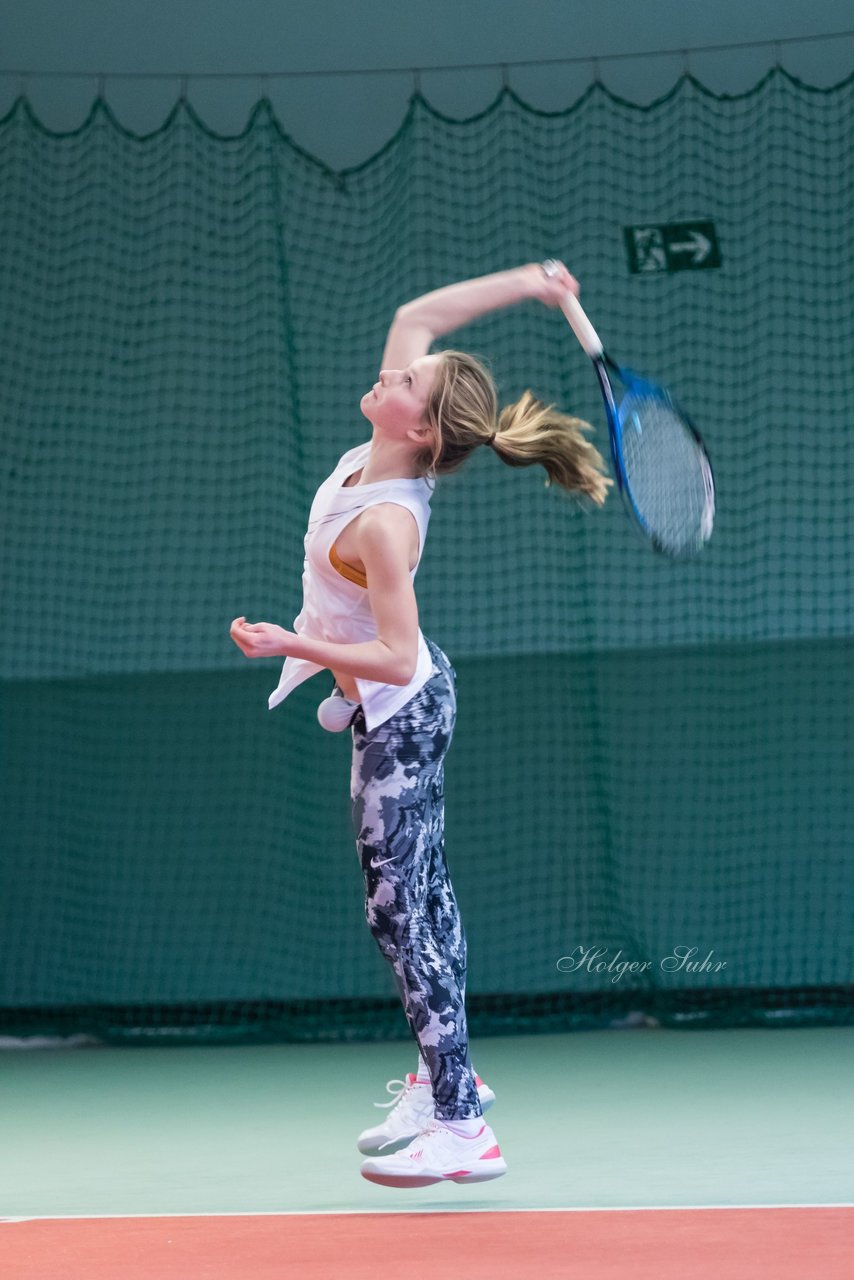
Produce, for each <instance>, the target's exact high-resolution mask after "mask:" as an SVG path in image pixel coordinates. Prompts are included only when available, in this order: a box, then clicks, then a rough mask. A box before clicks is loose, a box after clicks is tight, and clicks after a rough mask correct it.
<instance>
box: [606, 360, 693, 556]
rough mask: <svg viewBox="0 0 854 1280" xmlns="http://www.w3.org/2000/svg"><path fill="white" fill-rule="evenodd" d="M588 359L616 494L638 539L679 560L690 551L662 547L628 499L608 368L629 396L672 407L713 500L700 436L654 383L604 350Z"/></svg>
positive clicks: (620, 417) (617, 413) (620, 429)
mask: <svg viewBox="0 0 854 1280" xmlns="http://www.w3.org/2000/svg"><path fill="white" fill-rule="evenodd" d="M592 360H593V364H594V367H595V369H596V374H597V376H598V378H599V386H600V388H601V390H602V397H603V399H604V401H605V410H606V417H607V419H608V439H609V442H610V446H611V462H612V465H613V469H614V477H615V479H616V481H617V488H618V490H619V492H620V497H621V498H622V500H623V505H624V506H625V508H626V511H627V513H628V515H629V517H630V519H631V522H632V525H633V526H634V528H635V530H636V531H637V532H638V533H639V534H640V535H641V537H643V538H644V539H645V540H646V541H647V542H648V543H650V544H651V545H652V547H653V548H654V550H656V551H657V552H659V554H661V555H664V556H667V558H668V559H669V560H673V559H680V558H684V555H691V554H693V552H688V553H683V556H680V555H678V554H677V553H674V552H673V551H671V550H669V549H668V548H667V547H665V546H663V545H662V544H661V542H660V541H659V539H658V538H657V537H656V535H655V533H654V532H653V531H652V530H651V529H650V527H649V525H648V524H647V522H646V521H645V520H644V518H643V516H642V515H641V513H640V510H639V509H638V506H637V504H636V503H635V500H634V497H633V496H632V491H631V486H630V485H629V483H628V480H627V478H626V470H625V464H624V461H623V428H624V426H625V421H624V416H625V415H624V414H623V413H622V412H621V408H618V407H617V402H616V400H615V398H614V389H613V387H612V386H611V380H610V378H609V377H608V370H609V369H610V371H611V372H612V373H613V374H615V376H616V377H617V378H619V379H620V381H621V382H622V383H623V385H624V386H625V387H626V388H627V390H628V391H629V392H630V393H635V394H639V395H643V396H646V397H652V398H654V399H656V400H660V401H662V403H664V404H667V405H668V406H669V407H671V408H673V409H674V410H675V411H676V413H678V414H679V417H680V418H681V419H682V420H683V421H684V423H685V426H686V427H687V428H688V430H689V431H690V432H691V434H692V435H693V437H694V439H695V441H696V442H697V444H698V445H699V447H700V449H701V451H702V453H703V456H704V457H705V460H706V463H707V465H708V468H709V476H708V481H707V483H709V484H710V485H711V495H710V496H711V497H712V499H714V479H713V472H712V464H711V460H710V459H709V453H708V450H707V449H706V446H705V443H704V441H703V438H702V436H701V435H700V433H699V431H698V430H697V428H696V427H695V426H694V424H693V422H692V421H691V419H690V418H689V417H688V415H687V413H686V412H685V410H684V409H683V408H682V407H681V405H679V404H678V403H677V402H676V400H674V398H673V396H672V395H671V394H670V392H669V391H667V390H666V389H665V388H664V387H662V386H659V385H658V384H657V383H655V382H650V381H649V379H648V378H643V377H641V375H640V374H638V373H634V372H633V371H632V370H631V369H623V368H621V367H620V366H619V365H618V364H615V362H614V361H613V360H612V359H611V357H610V356H609V355H607V353H606V352H604V351H603V353H602V355H601V356H593V357H592ZM621 407H622V406H621ZM701 545H703V544H701Z"/></svg>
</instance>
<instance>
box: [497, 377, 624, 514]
mask: <svg viewBox="0 0 854 1280" xmlns="http://www.w3.org/2000/svg"><path fill="white" fill-rule="evenodd" d="M592 430H593V427H591V425H590V423H589V422H585V421H583V419H581V418H572V417H570V416H569V415H568V414H566V413H560V412H559V411H558V410H557V409H556V408H555V407H554V405H548V404H544V403H543V401H542V400H538V399H537V398H536V397H535V396H534V395H533V394H532V393H531V392H530V391H526V392H525V393H524V395H523V396H522V397H521V398H520V399H519V400H517V401H516V403H515V404H511V405H508V406H507V408H506V409H502V411H501V414H500V416H499V418H498V434H497V435H496V437H495V441H494V443H493V446H492V447H493V449H494V450H495V452H496V453H497V454H498V455H499V456H500V458H501V461H502V462H506V463H507V465H508V467H531V466H534V465H535V464H536V463H539V464H540V466H542V467H544V468H545V470H546V473H547V475H548V480H547V481H546V484H547V485H549V484H552V483H554V484H559V485H560V486H561V488H563V489H567V490H568V491H569V492H570V493H581V494H584V495H586V496H587V497H588V498H590V499H592V501H593V502H595V503H596V505H597V506H598V507H601V506H602V504H603V503H604V501H605V499H606V498H607V496H608V489H609V488H610V487H611V486H612V485H613V483H614V482H613V480H611V478H610V477H609V476H608V475H607V474H606V473H605V462H604V460H603V458H602V455H601V454H600V453H599V451H598V450H597V449H596V448H595V447H594V446H593V445H592V444H591V443H590V442H589V440H585V439H584V434H583V433H584V432H587V431H592Z"/></svg>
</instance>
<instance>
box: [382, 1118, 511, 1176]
mask: <svg viewBox="0 0 854 1280" xmlns="http://www.w3.org/2000/svg"><path fill="white" fill-rule="evenodd" d="M506 1172H507V1162H506V1160H505V1159H504V1157H503V1156H502V1154H501V1148H500V1147H499V1145H498V1142H497V1141H496V1138H495V1134H494V1133H493V1132H492V1130H491V1129H490V1127H489V1125H488V1124H486V1122H484V1123H483V1125H482V1127H481V1129H480V1132H479V1133H477V1134H474V1135H473V1136H472V1137H470V1138H467V1137H461V1136H460V1135H459V1134H457V1133H452V1132H451V1130H450V1129H448V1128H447V1127H446V1126H445V1125H444V1124H442V1122H441V1120H431V1121H430V1123H429V1124H428V1125H427V1127H426V1128H425V1129H423V1130H422V1132H421V1133H419V1135H418V1137H417V1138H414V1139H413V1141H412V1142H410V1144H409V1146H408V1147H404V1149H403V1150H402V1151H398V1152H397V1154H396V1155H391V1156H372V1157H371V1158H370V1159H369V1160H364V1161H363V1162H362V1167H361V1169H360V1173H361V1175H362V1177H363V1178H367V1180H368V1182H378V1183H379V1184H380V1186H382V1187H429V1186H430V1185H431V1183H433V1182H488V1181H489V1180H490V1179H491V1178H500V1177H501V1176H502V1174H505V1173H506Z"/></svg>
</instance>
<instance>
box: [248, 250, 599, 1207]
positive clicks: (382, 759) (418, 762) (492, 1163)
mask: <svg viewBox="0 0 854 1280" xmlns="http://www.w3.org/2000/svg"><path fill="white" fill-rule="evenodd" d="M567 290H570V291H572V292H573V293H574V294H575V295H576V296H577V295H578V292H579V289H578V283H577V281H576V280H575V279H574V277H573V276H572V275H570V273H569V271H568V270H567V268H566V267H565V266H564V264H563V263H561V262H554V261H552V260H549V262H548V263H545V264H543V265H542V266H541V265H540V264H538V263H530V264H528V265H526V266H522V267H518V268H516V269H513V270H510V271H501V272H497V273H495V274H493V275H488V276H482V277H479V278H478V279H474V280H466V281H462V282H460V283H457V284H451V285H448V286H446V287H444V288H441V289H437V290H435V291H434V292H432V293H428V294H425V295H424V296H423V297H419V298H416V299H415V300H414V301H412V302H409V303H406V304H405V305H404V306H402V307H401V308H400V309H399V310H398V311H397V312H396V314H395V316H394V320H393V323H392V325H391V328H390V330H389V334H388V339H387V342H386V346H385V352H384V354H383V362H382V370H381V372H380V375H379V379H378V381H377V382H376V383H375V384H374V386H373V388H372V389H371V390H370V391H368V392H366V394H365V395H364V396H363V397H362V401H361V406H360V407H361V410H362V413H363V414H364V416H365V417H366V418H367V419H368V421H369V422H370V423H371V426H372V428H373V431H372V435H371V439H370V441H368V442H367V443H365V444H361V445H358V446H357V447H356V448H354V449H350V450H349V451H348V452H347V453H345V454H344V455H343V456H342V457H341V459H340V460H339V462H338V465H337V466H336V468H335V470H334V471H333V472H332V474H331V475H330V476H329V477H328V478H327V479H326V480H325V481H324V482H323V484H322V485H321V486H320V488H319V489H318V491H317V494H316V496H315V498H314V502H313V503H312V507H311V513H310V516H309V523H308V532H307V534H306V538H305V551H306V555H305V562H304V572H303V590H304V599H303V608H302V611H301V612H300V614H299V617H298V618H297V619H296V621H295V623H294V630H293V631H285V630H284V629H283V628H281V627H279V626H276V625H274V624H272V623H267V622H258V623H249V622H248V621H247V620H246V618H245V617H240V618H235V620H234V622H233V623H232V625H231V632H230V634H231V636H232V638H233V640H234V642H235V643H236V644H237V645H238V647H239V648H240V649H241V650H242V651H243V653H244V654H246V656H247V657H249V658H258V657H270V656H273V655H283V656H284V657H285V663H284V666H283V668H282V674H281V679H280V680H279V684H278V687H277V688H276V689H275V691H274V692H273V693H272V694H271V695H270V697H269V706H270V708H271V709H272V708H273V707H275V706H277V705H278V704H279V703H280V702H281V701H282V700H283V699H284V698H286V697H287V696H288V694H289V693H291V692H292V691H293V690H294V689H295V688H296V687H297V685H299V684H301V683H302V681H304V680H307V679H308V678H309V677H310V676H313V675H315V674H316V673H317V672H319V671H322V670H324V669H325V668H329V669H330V670H331V671H332V674H333V675H334V677H335V684H334V687H333V690H332V693H331V695H330V696H329V697H328V698H326V699H325V700H324V701H323V702H322V703H321V704H320V706H319V708H318V719H319V721H320V723H321V725H322V726H323V727H324V728H326V729H328V730H330V731H332V732H336V731H340V730H344V729H346V728H350V729H351V732H352V740H353V757H352V772H351V783H350V796H351V801H352V814H353V823H354V828H355V837H356V847H357V851H358V855H359V859H360V862H361V867H362V872H363V874H364V880H365V915H366V918H367V922H368V927H369V929H370V931H371V933H372V934H373V936H374V938H375V939H376V942H377V944H378V946H379V948H380V950H381V952H382V954H383V955H384V956H385V957H386V959H387V960H388V962H389V964H390V965H391V968H392V971H393V974H394V978H395V981H396V984H397V988H398V991H399V993H400V998H401V1001H402V1003H403V1008H404V1011H405V1014H406V1019H407V1022H408V1024H409V1027H410V1030H411V1031H412V1035H413V1037H414V1039H415V1041H416V1044H417V1046H418V1050H419V1056H418V1065H417V1068H416V1070H415V1071H414V1072H412V1073H409V1074H408V1075H407V1078H406V1080H405V1081H399V1082H389V1088H390V1087H391V1085H392V1083H399V1084H400V1085H401V1089H400V1093H399V1097H398V1098H397V1101H396V1103H395V1104H394V1105H393V1109H392V1110H391V1111H390V1113H389V1115H388V1117H387V1118H386V1120H385V1121H384V1123H383V1124H381V1125H378V1126H376V1127H374V1128H371V1129H367V1130H365V1131H364V1133H362V1134H361V1136H360V1137H359V1139H358V1143H357V1145H358V1148H359V1150H360V1151H361V1152H362V1154H366V1155H368V1159H366V1160H365V1161H364V1162H363V1164H362V1167H361V1172H362V1175H363V1176H364V1177H365V1178H367V1179H368V1180H369V1181H372V1182H378V1183H381V1184H383V1185H387V1186H400V1187H412V1186H426V1185H428V1184H430V1183H435V1182H443V1181H447V1180H453V1181H454V1182H461V1183H462V1182H481V1181H485V1180H487V1179H490V1178H497V1177H500V1176H501V1175H502V1174H503V1173H505V1172H506V1170H507V1165H506V1163H505V1160H504V1158H503V1157H502V1155H501V1151H500V1149H499V1146H498V1142H497V1140H496V1137H495V1134H494V1133H493V1131H492V1129H491V1128H490V1126H489V1125H488V1124H486V1123H485V1121H484V1119H483V1112H484V1110H485V1109H486V1108H487V1107H488V1106H489V1105H490V1104H491V1103H492V1102H493V1101H494V1098H495V1095H494V1093H493V1092H492V1090H491V1089H489V1088H488V1086H487V1085H486V1084H484V1082H483V1081H482V1080H481V1079H480V1077H479V1076H478V1075H477V1074H476V1073H475V1071H474V1068H473V1067H472V1064H471V1061H470V1058H469V1040H468V1029H467V1024H466V1012H465V983H466V939H465V934H464V931H463V926H462V922H461V920H460V913H459V909H458V907H457V902H456V899H455V897H454V891H453V888H452V886H451V879H450V876H449V873H448V865H447V861H446V858H445V851H444V761H445V755H446V752H447V750H448V747H449V746H450V743H451V737H452V734H453V731H454V724H455V719H456V698H457V680H456V673H455V671H454V669H453V667H452V666H451V663H450V661H449V659H448V657H447V655H446V654H445V653H444V652H443V651H442V649H441V648H440V647H439V645H437V644H436V643H435V642H434V641H433V640H431V639H429V638H427V637H425V636H424V635H423V634H422V632H421V629H420V627H419V624H418V607H417V603H416V598H415V591H414V586H413V580H414V578H415V574H416V571H417V569H418V565H419V563H420V561H421V557H422V555H423V552H424V542H425V538H426V534H427V524H428V521H429V518H430V498H431V495H432V492H433V489H434V488H435V484H436V480H437V477H438V476H441V475H446V474H448V473H449V472H451V471H455V470H456V469H457V468H458V467H460V465H461V464H462V463H463V462H464V461H465V460H466V458H468V457H469V456H470V455H471V454H472V453H473V452H474V450H475V449H477V448H479V447H480V446H482V445H487V446H489V447H491V448H492V449H493V451H494V452H495V453H496V454H497V456H498V457H499V458H500V460H501V461H502V462H505V463H507V465H508V466H511V467H529V466H533V465H535V464H539V465H541V466H542V467H543V468H544V469H545V471H546V472H547V475H548V477H549V480H548V482H547V483H549V482H555V483H557V484H558V485H561V486H562V487H563V488H564V489H566V490H568V491H570V492H571V493H576V494H584V495H587V497H588V498H590V499H592V501H593V502H594V503H596V504H597V505H601V504H602V503H603V502H604V500H605V497H606V495H607V491H608V487H609V485H610V484H611V481H610V480H609V479H608V478H607V477H606V475H605V463H604V461H603V459H602V458H601V456H600V455H599V453H598V452H597V451H596V449H595V448H594V447H593V446H592V445H591V444H590V443H589V442H588V441H587V440H585V438H584V432H585V431H590V430H592V428H590V426H589V424H588V423H586V422H582V421H581V420H579V419H578V418H573V417H569V416H567V415H565V414H562V413H559V412H558V411H557V410H556V409H554V408H553V407H549V406H547V405H546V404H544V403H542V402H540V401H539V400H537V399H536V398H535V397H534V396H533V395H532V394H531V392H529V391H526V392H525V393H524V395H523V396H522V397H521V399H520V400H519V401H518V402H517V403H516V404H513V405H510V406H509V407H507V408H505V409H503V410H502V411H501V412H500V413H499V410H498V401H497V393H496V388H495V385H494V382H493V380H492V377H491V375H490V374H489V372H488V371H487V369H486V368H485V367H484V365H483V364H482V363H480V362H479V361H478V360H476V359H474V358H473V357H472V356H470V355H467V354H466V353H464V352H461V351H455V350H443V351H438V352H435V353H432V354H431V353H430V347H431V345H432V344H433V342H434V341H435V340H436V339H437V338H438V337H440V336H442V335H444V334H447V333H450V332H452V331H453V330H455V329H458V328H460V327H461V326H463V325H465V324H467V323H468V322H469V321H471V320H474V319H475V318H476V317H478V316H481V315H483V314H484V313H486V312H489V311H493V310H496V309H498V308H503V307H508V306H511V305H513V304H515V303H519V302H522V301H524V300H528V299H535V300H538V301H539V302H542V303H544V304H545V305H546V306H548V307H557V306H559V304H560V299H561V296H562V295H564V294H565V292H566V291H567ZM376 1105H378V1106H379V1105H381V1104H376ZM385 1105H387V1106H390V1107H391V1106H392V1103H388V1104H385Z"/></svg>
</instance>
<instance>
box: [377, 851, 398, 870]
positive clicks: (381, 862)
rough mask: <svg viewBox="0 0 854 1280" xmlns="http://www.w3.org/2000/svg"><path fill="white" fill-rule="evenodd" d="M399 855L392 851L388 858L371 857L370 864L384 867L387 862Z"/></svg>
mask: <svg viewBox="0 0 854 1280" xmlns="http://www.w3.org/2000/svg"><path fill="white" fill-rule="evenodd" d="M399 856H400V855H399V854H397V853H394V854H392V856H391V857H390V858H371V866H372V867H384V866H385V864H386V863H387V862H394V860H395V858H398V857H399Z"/></svg>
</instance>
